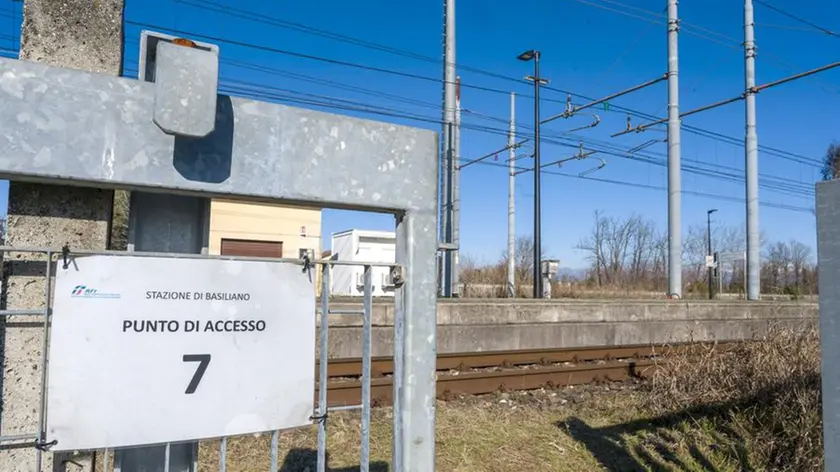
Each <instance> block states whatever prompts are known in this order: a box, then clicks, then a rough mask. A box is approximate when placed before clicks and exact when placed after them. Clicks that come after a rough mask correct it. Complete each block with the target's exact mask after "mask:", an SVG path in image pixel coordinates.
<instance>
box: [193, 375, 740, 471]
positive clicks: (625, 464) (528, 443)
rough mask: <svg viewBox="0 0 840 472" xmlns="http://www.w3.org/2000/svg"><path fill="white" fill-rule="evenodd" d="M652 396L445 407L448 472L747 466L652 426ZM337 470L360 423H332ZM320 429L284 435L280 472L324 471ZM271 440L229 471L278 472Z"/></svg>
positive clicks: (562, 395) (601, 391)
mask: <svg viewBox="0 0 840 472" xmlns="http://www.w3.org/2000/svg"><path fill="white" fill-rule="evenodd" d="M643 404H644V400H643V396H642V395H640V394H639V393H638V392H637V390H636V389H635V388H633V387H628V386H626V385H620V386H616V385H610V386H606V387H605V386H586V387H583V388H567V389H563V390H555V391H542V392H530V393H523V392H516V393H510V394H498V395H493V396H488V397H482V398H468V399H462V400H455V401H450V402H446V403H443V402H438V406H437V440H436V453H437V455H436V457H437V470H438V471H439V472H508V471H529V472H531V471H534V472H542V471H546V472H549V471H550V472H562V471H569V472H572V471H574V472H585V471H601V470H610V471H649V470H653V471H660V470H682V471H697V472H700V471H704V470H710V469H713V470H716V471H719V472H729V471H732V472H735V471H738V470H742V468H741V463H740V462H738V460H737V459H733V458H732V457H731V455H729V454H726V453H725V452H721V451H718V450H717V449H716V445H717V444H718V442H719V441H718V437H717V436H715V435H714V434H713V432H709V431H707V430H705V429H702V428H701V429H698V428H697V427H696V425H695V424H694V423H692V422H689V421H685V420H683V419H680V420H678V421H673V422H670V423H667V422H659V423H658V424H651V422H650V421H649V418H648V416H647V415H646V414H645V413H644V410H643V409H642V405H643ZM391 424H392V418H391V410H390V409H387V408H382V409H376V410H374V417H373V424H372V431H371V432H372V435H371V470H372V471H374V472H385V471H388V470H389V469H390V468H389V462H390V455H391ZM328 436H329V439H328V450H329V452H330V455H329V461H328V462H329V466H330V469H329V470H331V471H332V472H351V471H357V470H358V464H359V439H360V423H359V418H358V415H354V414H337V415H333V416H332V417H331V419H330V425H329V434H328ZM315 439H316V434H315V430H314V429H309V430H305V431H296V432H291V433H286V434H284V435H283V436H281V453H280V457H281V458H280V470H281V471H285V472H305V471H309V472H314V470H315ZM269 440H270V438H269V437H268V436H262V437H259V438H254V437H246V438H237V439H232V440H230V442H229V443H228V454H229V456H228V462H227V470H228V471H231V472H244V471H248V472H250V471H257V470H268V465H269V458H268V450H269V449H268V448H269ZM218 460H219V459H218V443H217V442H208V443H204V444H203V445H202V448H201V452H200V467H199V470H200V471H201V472H210V471H215V470H218Z"/></svg>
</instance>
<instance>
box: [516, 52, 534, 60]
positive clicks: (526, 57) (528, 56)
mask: <svg viewBox="0 0 840 472" xmlns="http://www.w3.org/2000/svg"><path fill="white" fill-rule="evenodd" d="M536 55H537V51H535V50H533V49H531V50H530V51H525V52H523V53H522V54H520V55H518V56H516V58H517V59H519V60H520V61H530V60H531V59H533V58H534V56H536Z"/></svg>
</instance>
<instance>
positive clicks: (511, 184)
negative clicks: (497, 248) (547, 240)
mask: <svg viewBox="0 0 840 472" xmlns="http://www.w3.org/2000/svg"><path fill="white" fill-rule="evenodd" d="M515 140H516V95H515V94H514V93H513V92H511V94H510V128H509V130H508V261H507V281H508V282H507V296H508V298H514V297H516V275H515V274H516V254H515V252H516V228H515V219H516V216H515V214H514V213H515V212H516V205H515V204H514V198H516V197H515V194H516V181H515V179H516V177H515V174H514V172H515V167H516V148H515V147H513V144H514V142H515Z"/></svg>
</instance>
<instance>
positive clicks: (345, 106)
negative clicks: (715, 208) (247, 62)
mask: <svg viewBox="0 0 840 472" xmlns="http://www.w3.org/2000/svg"><path fill="white" fill-rule="evenodd" d="M231 82H232V83H231ZM267 88H269V87H266V86H261V85H256V84H249V83H247V82H243V81H235V80H234V81H226V82H222V83H221V84H220V91H222V92H233V93H237V94H242V95H245V96H249V97H251V98H254V99H259V100H274V101H281V102H286V103H295V104H304V105H310V106H317V107H323V108H327V109H342V110H347V111H357V112H364V113H373V114H380V115H386V116H392V117H399V118H406V119H412V120H419V121H425V122H428V123H434V124H441V123H442V120H441V119H439V118H434V117H425V116H422V115H415V114H410V113H406V112H405V111H401V110H393V109H388V108H385V107H377V106H371V105H366V104H362V103H360V102H354V101H352V100H345V99H339V98H336V97H326V96H322V95H318V94H312V93H304V92H296V91H293V90H288V89H280V88H278V87H270V89H274V90H275V91H272V90H266V89H267ZM282 91H286V92H288V93H286V94H283V93H280V92H282ZM296 95H302V96H304V97H312V98H299V97H297V96H296ZM325 100H326V101H325ZM336 102H338V103H336ZM462 127H464V128H466V129H471V128H472V129H475V130H477V131H482V132H490V133H493V134H497V135H499V136H505V135H506V133H507V130H506V129H500V128H490V127H483V126H471V125H469V124H465V123H462ZM544 141H545V142H546V143H549V144H559V145H563V146H566V147H570V148H576V147H577V145H573V144H567V143H563V142H557V141H555V140H553V139H552V138H551V137H550V136H546V138H545V139H544ZM598 152H602V153H605V154H608V155H613V156H616V157H622V158H629V159H630V160H636V161H639V162H643V163H648V164H655V165H667V164H664V163H662V162H657V161H654V160H652V159H650V158H637V157H635V156H630V157H628V156H627V155H626V154H622V153H619V152H614V151H612V150H599V151H598ZM464 162H469V161H464ZM478 163H480V164H487V165H496V166H497V167H504V168H505V169H507V164H496V163H493V162H485V161H481V162H478ZM706 165H708V164H706ZM518 168H519V169H522V170H527V168H523V167H518ZM684 170H685V171H686V172H687V173H693V174H697V175H701V176H706V177H711V178H718V179H723V180H728V181H736V182H740V180H741V179H740V177H739V176H737V175H733V174H725V173H719V172H712V171H708V170H706V169H698V168H694V167H691V166H685V167H684ZM543 172H544V173H547V174H549V175H562V176H566V177H574V178H583V179H588V180H594V181H604V182H608V183H616V184H622V185H631V186H636V184H632V183H628V182H621V181H608V180H606V179H597V178H592V177H585V176H584V177H579V176H577V175H572V174H564V173H560V172H556V171H551V170H545V169H544V170H543ZM760 186H762V187H765V188H767V189H768V190H773V191H776V192H780V193H787V194H791V195H797V193H796V192H794V191H793V189H790V188H787V187H784V186H779V185H778V184H774V183H771V182H762V184H761V185H760ZM656 189H657V190H661V189H662V188H656ZM683 193H686V194H690V193H691V192H688V191H683ZM696 194H697V195H700V196H709V197H711V198H718V199H730V200H731V199H732V198H730V197H726V196H721V195H714V194H703V193H700V192H696ZM803 195H804V194H803ZM733 201H738V200H737V199H735V200H733ZM762 204H764V205H765V206H768V205H769V206H774V205H775V206H778V205H776V204H765V203H762ZM791 208H794V207H791ZM796 208H798V210H797V211H805V210H807V209H805V208H804V207H796ZM787 209H790V208H787ZM808 211H810V210H808Z"/></svg>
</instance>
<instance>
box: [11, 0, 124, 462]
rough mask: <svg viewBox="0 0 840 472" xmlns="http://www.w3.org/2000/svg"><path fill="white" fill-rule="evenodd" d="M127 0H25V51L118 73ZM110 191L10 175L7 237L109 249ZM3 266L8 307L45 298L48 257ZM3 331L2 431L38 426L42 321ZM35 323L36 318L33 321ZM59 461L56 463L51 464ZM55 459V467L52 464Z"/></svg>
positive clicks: (47, 458) (26, 453)
mask: <svg viewBox="0 0 840 472" xmlns="http://www.w3.org/2000/svg"><path fill="white" fill-rule="evenodd" d="M122 12H123V0H99V1H97V2H91V1H89V0H64V1H62V2H54V1H50V0H25V1H24V10H23V30H22V32H21V50H20V58H21V59H24V60H29V61H36V62H43V63H47V64H50V65H55V66H60V67H67V68H72V69H80V70H86V71H92V72H98V73H102V74H109V75H119V73H120V70H121V65H122V49H121V41H120V38H121V37H122ZM112 203H113V192H111V191H106V190H101V189H92V188H81V187H65V186H57V185H39V184H30V183H22V182H11V183H10V185H9V211H8V232H7V243H8V244H9V245H12V246H29V247H33V246H35V247H45V246H46V247H60V246H62V245H63V244H67V245H69V246H70V247H71V248H74V249H98V250H101V249H106V248H107V245H108V237H109V230H110V219H111V211H112ZM7 257H8V259H6V262H5V264H4V270H3V283H4V286H3V304H4V305H5V306H4V308H8V309H12V308H20V309H23V308H29V309H32V308H41V307H43V305H44V295H43V293H44V284H45V282H46V280H45V279H44V277H43V274H44V273H45V269H46V265H45V264H44V263H43V262H42V261H43V260H44V257H43V256H40V257H38V256H37V255H29V254H9V255H8V256H7ZM4 321H5V323H3V328H2V332H0V337H2V346H3V348H2V349H3V382H2V385H0V389H2V413H0V434H4V435H6V434H27V433H29V434H31V433H34V432H37V430H38V401H39V398H38V396H39V382H40V379H41V370H40V356H41V343H42V340H41V328H39V327H35V326H34V325H35V324H33V323H31V321H32V319H31V317H29V319H27V320H23V319H13V318H8V319H6V320H4ZM36 324H37V323H36ZM53 459H54V458H53V457H52V454H49V453H44V454H43V460H42V463H41V470H62V471H63V470H67V471H74V472H75V471H90V470H91V467H92V460H91V458H90V456H86V455H78V456H74V457H72V458H71V459H72V462H67V461H65V460H64V458H59V457H56V458H55V461H53ZM53 462H55V464H53ZM54 465H55V467H54ZM35 468H36V450H35V449H34V448H24V449H11V450H6V451H0V470H3V471H4V472H18V471H21V472H23V471H26V472H31V471H32V470H35Z"/></svg>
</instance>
